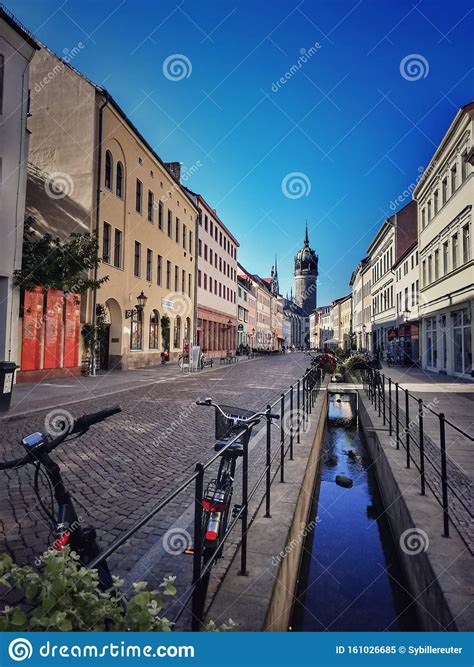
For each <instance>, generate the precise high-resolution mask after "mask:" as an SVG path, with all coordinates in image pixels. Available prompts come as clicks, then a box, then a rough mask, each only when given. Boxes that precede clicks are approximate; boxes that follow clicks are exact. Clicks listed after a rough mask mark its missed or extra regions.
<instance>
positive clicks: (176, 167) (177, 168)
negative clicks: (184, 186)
mask: <svg viewBox="0 0 474 667" xmlns="http://www.w3.org/2000/svg"><path fill="white" fill-rule="evenodd" d="M165 167H166V168H167V169H168V171H169V172H170V174H171V176H173V178H174V179H175V180H176V181H178V183H179V182H180V181H181V162H165Z"/></svg>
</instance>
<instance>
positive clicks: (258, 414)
mask: <svg viewBox="0 0 474 667" xmlns="http://www.w3.org/2000/svg"><path fill="white" fill-rule="evenodd" d="M196 405H206V406H208V407H211V406H212V407H214V408H217V410H219V412H220V413H221V415H222V416H223V417H226V418H229V415H227V414H226V413H225V412H224V411H223V410H222V408H221V407H220V405H217V403H214V401H213V400H212V398H205V399H204V400H203V401H201V400H197V401H196ZM230 417H231V418H232V419H235V421H237V422H240V423H242V424H249V423H250V422H252V421H255V420H259V419H260V417H265V418H268V419H280V415H276V414H274V413H273V412H255V413H254V414H253V415H252V416H251V417H238V416H237V415H231V416H230Z"/></svg>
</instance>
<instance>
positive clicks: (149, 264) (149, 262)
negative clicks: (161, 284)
mask: <svg viewBox="0 0 474 667" xmlns="http://www.w3.org/2000/svg"><path fill="white" fill-rule="evenodd" d="M152 273H153V251H152V250H150V248H147V251H146V279H147V281H148V282H149V283H151V281H152Z"/></svg>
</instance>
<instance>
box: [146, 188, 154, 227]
mask: <svg viewBox="0 0 474 667" xmlns="http://www.w3.org/2000/svg"><path fill="white" fill-rule="evenodd" d="M154 207H155V202H154V195H153V192H152V191H151V190H148V222H153V209H154Z"/></svg>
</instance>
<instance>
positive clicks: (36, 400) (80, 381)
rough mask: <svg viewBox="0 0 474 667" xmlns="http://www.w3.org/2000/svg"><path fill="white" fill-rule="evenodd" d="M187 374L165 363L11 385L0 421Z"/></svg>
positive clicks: (254, 359) (244, 359) (182, 376)
mask: <svg viewBox="0 0 474 667" xmlns="http://www.w3.org/2000/svg"><path fill="white" fill-rule="evenodd" d="M259 359H261V357H255V358H253V359H247V357H239V358H238V362H237V363H238V364H242V363H248V362H254V361H258V360H259ZM219 368H224V366H223V365H221V364H219V360H218V359H217V360H215V361H214V366H213V367H212V368H204V369H203V370H200V371H197V373H195V374H194V373H193V375H197V376H201V375H202V374H203V373H210V372H213V371H216V370H218V369H219ZM188 375H190V373H189V371H187V370H184V371H182V370H181V369H180V368H179V367H178V364H176V363H169V364H160V365H158V366H148V367H146V368H137V369H134V370H129V371H118V370H114V371H103V372H101V373H100V374H98V375H96V376H86V377H83V376H79V377H70V378H61V379H51V380H48V379H45V380H42V381H41V382H34V383H33V382H32V383H25V384H16V385H15V386H14V388H13V396H12V402H11V407H10V410H9V411H8V412H0V420H1V419H7V418H9V417H14V416H19V415H25V414H28V413H30V412H36V411H38V410H46V409H48V408H53V407H56V406H58V405H70V404H71V403H75V402H77V401H83V400H85V399H88V398H100V397H101V396H110V395H111V394H114V393H116V392H122V391H127V390H130V389H134V388H138V387H143V386H148V385H152V384H155V383H161V382H169V381H172V380H176V379H178V378H185V377H187V376H188Z"/></svg>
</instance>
